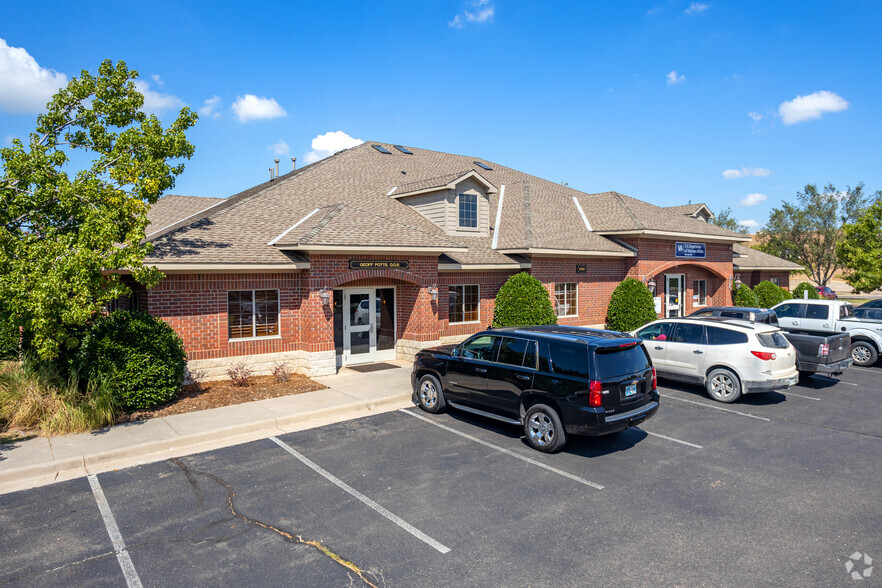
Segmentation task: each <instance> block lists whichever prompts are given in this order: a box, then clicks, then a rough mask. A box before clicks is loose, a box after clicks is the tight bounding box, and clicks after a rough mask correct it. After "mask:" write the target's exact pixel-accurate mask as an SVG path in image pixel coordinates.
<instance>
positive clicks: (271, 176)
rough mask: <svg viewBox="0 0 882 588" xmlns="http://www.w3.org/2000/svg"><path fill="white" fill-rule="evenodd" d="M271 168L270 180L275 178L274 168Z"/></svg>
mask: <svg viewBox="0 0 882 588" xmlns="http://www.w3.org/2000/svg"><path fill="white" fill-rule="evenodd" d="M269 170H270V181H271V182H272V181H273V180H274V179H275V178H274V177H273V168H269Z"/></svg>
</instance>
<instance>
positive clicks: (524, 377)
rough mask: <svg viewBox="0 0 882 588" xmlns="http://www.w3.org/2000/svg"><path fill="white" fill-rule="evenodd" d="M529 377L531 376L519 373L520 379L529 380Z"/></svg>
mask: <svg viewBox="0 0 882 588" xmlns="http://www.w3.org/2000/svg"><path fill="white" fill-rule="evenodd" d="M529 379H530V376H522V375H521V374H518V380H529Z"/></svg>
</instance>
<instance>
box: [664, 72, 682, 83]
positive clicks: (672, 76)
mask: <svg viewBox="0 0 882 588" xmlns="http://www.w3.org/2000/svg"><path fill="white" fill-rule="evenodd" d="M665 77H666V78H668V85H669V86H670V85H672V84H679V83H680V82H685V81H686V76H684V75H682V74H678V73H677V72H675V71H673V70H671V73H669V74H668V75H666V76H665Z"/></svg>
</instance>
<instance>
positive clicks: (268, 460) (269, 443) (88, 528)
mask: <svg viewBox="0 0 882 588" xmlns="http://www.w3.org/2000/svg"><path fill="white" fill-rule="evenodd" d="M880 377H882V367H879V366H877V367H874V368H853V369H851V370H849V371H848V372H846V373H845V375H844V376H843V378H842V381H840V382H836V381H835V380H831V379H829V378H824V377H814V378H811V379H810V380H809V381H808V382H804V383H802V384H800V385H799V386H797V387H795V388H793V389H791V390H790V391H786V392H782V393H768V394H759V395H750V396H747V397H745V398H744V399H743V400H741V401H739V402H738V403H736V404H734V405H722V404H719V403H715V402H713V401H711V400H710V399H709V398H707V396H706V395H705V394H704V392H703V390H702V389H700V388H698V387H691V386H679V385H674V384H671V383H670V382H665V381H662V382H661V386H660V389H661V393H662V408H661V409H660V410H659V412H658V414H657V415H656V416H655V417H654V418H653V419H651V420H649V421H647V422H646V423H644V424H643V425H642V426H641V427H640V428H639V429H630V430H628V431H625V432H622V433H620V434H617V435H613V436H611V437H605V438H599V439H590V438H572V439H571V440H570V442H569V444H568V445H567V447H566V448H565V450H564V451H563V452H561V453H559V454H556V455H545V454H542V453H539V452H536V451H533V450H531V449H530V448H529V447H528V446H527V445H526V443H525V442H524V441H523V439H522V438H521V435H520V431H519V430H518V428H517V427H509V426H506V425H499V424H497V423H495V422H493V421H488V420H484V419H481V418H478V417H471V416H470V415H463V414H457V413H447V414H441V415H427V414H425V413H422V412H421V411H419V409H417V408H412V409H408V410H404V411H395V412H389V413H385V414H380V415H377V416H372V417H368V418H364V419H359V420H353V421H348V422H344V423H338V424H335V425H330V426H327V427H322V428H319V429H312V430H307V431H301V432H297V433H292V434H289V435H284V436H281V437H279V438H271V439H264V440H261V441H256V442H253V443H248V444H244V445H238V446H235V447H230V448H226V449H222V450H217V451H212V452H208V453H202V454H196V455H191V456H187V457H184V458H179V459H173V460H168V461H163V462H158V463H154V464H150V465H145V466H140V467H136V468H130V469H126V470H121V471H114V472H108V473H104V474H99V475H97V476H90V477H89V478H80V479H76V480H71V481H69V482H63V483H59V484H55V485H51V486H45V487H42V488H37V489H33V490H27V491H22V492H17V493H13V494H7V495H3V496H0V530H2V531H0V553H2V554H3V557H2V558H0V584H2V585H28V586H44V585H46V586H48V585H53V586H54V585H59V584H61V585H70V584H77V585H85V584H88V585H95V586H100V585H113V586H119V585H123V584H125V583H128V585H129V586H138V585H144V586H166V585H187V584H192V585H206V584H225V585H228V584H230V585H231V584H243V585H302V586H349V585H354V586H359V585H374V586H459V585H463V584H470V585H478V586H523V585H530V586H582V585H595V584H601V583H604V584H616V585H626V584H627V585H689V586H710V585H714V586H716V585H730V586H731V585H739V586H768V585H799V586H846V585H851V584H855V585H860V586H872V585H880V584H882V570H880V571H879V572H878V573H876V574H872V575H870V577H868V578H865V579H863V580H861V581H855V580H853V579H852V577H851V576H850V574H849V572H848V571H847V570H846V567H845V565H846V562H847V561H848V559H849V556H851V555H852V554H854V553H855V552H859V553H861V554H867V555H869V556H871V557H882V537H880V531H882V508H880V504H882V483H880V482H882V471H880V466H879V457H880V456H882V407H880V404H882V384H880ZM866 567H868V566H866V565H865V564H864V563H863V562H858V563H854V564H853V565H852V569H853V570H860V571H863V570H865V569H866Z"/></svg>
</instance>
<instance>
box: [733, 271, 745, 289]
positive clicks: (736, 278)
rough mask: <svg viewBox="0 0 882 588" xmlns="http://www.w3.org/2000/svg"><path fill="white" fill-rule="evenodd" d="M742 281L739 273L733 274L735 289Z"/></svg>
mask: <svg viewBox="0 0 882 588" xmlns="http://www.w3.org/2000/svg"><path fill="white" fill-rule="evenodd" d="M743 283H744V282H742V281H741V274H735V289H736V290H737V289H738V288H739V287H741V284H743Z"/></svg>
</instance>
